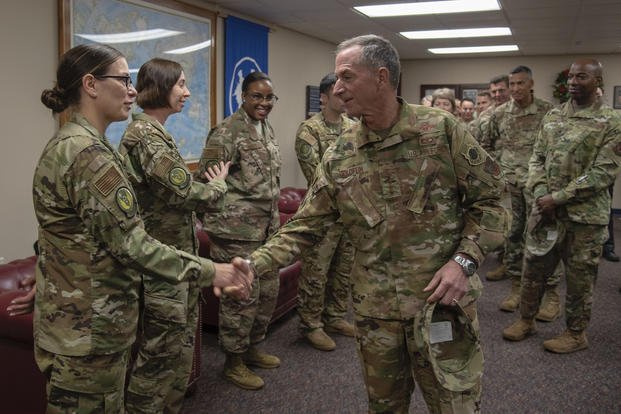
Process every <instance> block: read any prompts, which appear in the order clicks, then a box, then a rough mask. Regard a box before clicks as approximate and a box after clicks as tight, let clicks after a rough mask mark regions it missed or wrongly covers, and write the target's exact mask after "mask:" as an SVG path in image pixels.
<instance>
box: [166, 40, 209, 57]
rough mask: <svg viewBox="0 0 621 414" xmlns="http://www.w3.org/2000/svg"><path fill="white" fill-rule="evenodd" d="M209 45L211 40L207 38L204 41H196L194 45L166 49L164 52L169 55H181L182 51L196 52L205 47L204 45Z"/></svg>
mask: <svg viewBox="0 0 621 414" xmlns="http://www.w3.org/2000/svg"><path fill="white" fill-rule="evenodd" d="M209 46H211V40H207V41H205V42H201V43H196V44H194V45H190V46H186V47H182V48H179V49H173V50H167V51H166V52H164V53H169V54H171V55H182V54H184V53H190V52H196V51H197V50H201V49H205V48H206V47H209Z"/></svg>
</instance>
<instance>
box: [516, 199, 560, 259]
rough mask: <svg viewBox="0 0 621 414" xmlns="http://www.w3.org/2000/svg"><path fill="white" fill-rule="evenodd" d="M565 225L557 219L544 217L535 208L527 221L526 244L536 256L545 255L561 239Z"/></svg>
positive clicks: (527, 248)
mask: <svg viewBox="0 0 621 414" xmlns="http://www.w3.org/2000/svg"><path fill="white" fill-rule="evenodd" d="M563 229H564V227H563V226H561V225H560V223H559V221H558V220H556V219H547V218H544V217H543V216H542V215H541V213H540V212H539V211H538V210H536V209H533V211H532V212H531V214H530V216H529V217H528V222H527V223H526V240H525V244H524V246H525V247H526V250H528V251H529V252H530V253H531V254H533V255H535V256H545V255H546V254H548V252H549V251H550V250H552V248H553V247H554V245H555V244H556V241H557V240H559V239H561V238H562V236H563V234H562V232H563Z"/></svg>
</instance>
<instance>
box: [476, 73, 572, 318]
mask: <svg viewBox="0 0 621 414" xmlns="http://www.w3.org/2000/svg"><path fill="white" fill-rule="evenodd" d="M533 86H534V81H533V74H532V71H531V70H530V69H529V68H528V67H526V66H518V67H516V68H515V69H513V70H512V71H511V73H510V74H509V89H510V91H511V100H510V101H509V102H506V103H504V104H502V105H500V106H499V107H497V108H496V109H494V110H493V111H492V114H491V116H490V120H489V130H488V131H487V134H486V135H485V137H486V138H485V142H487V144H488V146H489V151H490V152H493V153H497V154H498V157H497V160H498V162H499V163H500V167H501V168H502V169H503V172H504V174H505V178H506V181H507V185H508V187H509V192H510V193H511V211H512V220H511V230H510V231H509V234H508V237H507V240H506V241H505V254H504V256H503V260H502V264H501V268H500V269H497V270H496V271H492V272H490V275H489V276H488V279H490V280H498V279H500V278H505V277H509V278H510V279H511V292H510V293H509V295H508V296H507V297H506V298H504V299H503V301H502V302H501V303H500V309H502V310H504V311H507V312H514V311H515V310H517V308H518V306H519V304H520V286H521V283H520V279H521V277H522V259H523V257H524V231H525V228H526V227H525V226H526V219H527V217H528V215H529V213H530V211H529V209H530V206H531V205H532V200H531V199H530V197H529V195H528V194H526V192H525V186H526V178H527V176H528V161H529V160H530V157H531V155H532V153H533V145H534V143H535V138H536V137H537V133H538V132H539V128H540V126H541V120H542V119H543V117H544V115H545V114H546V113H547V112H548V111H549V110H550V109H552V107H553V105H552V104H551V103H549V102H546V101H543V100H541V99H539V98H535V97H534V96H533V93H532V90H533ZM496 148H499V150H498V151H496ZM561 274H562V268H561V267H559V268H558V269H557V271H556V272H555V277H553V278H550V280H549V282H550V283H549V285H548V287H547V289H546V291H547V292H546V293H547V294H546V300H545V306H542V309H541V314H540V315H539V316H538V317H539V318H541V319H544V320H546V321H551V320H554V319H555V318H556V317H557V315H558V313H559V299H558V284H559V280H560V276H561ZM492 275H494V276H497V277H493V276H492Z"/></svg>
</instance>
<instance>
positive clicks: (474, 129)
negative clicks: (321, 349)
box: [468, 75, 511, 157]
mask: <svg viewBox="0 0 621 414" xmlns="http://www.w3.org/2000/svg"><path fill="white" fill-rule="evenodd" d="M489 92H490V94H491V96H492V99H493V101H494V102H493V104H492V106H490V107H489V108H487V109H486V110H485V111H483V112H481V113H480V114H479V116H477V119H475V120H474V121H472V122H471V123H470V124H468V131H470V133H471V134H472V135H473V136H474V138H475V139H476V140H477V141H478V142H479V143H480V144H481V145H482V146H483V148H484V149H485V150H486V151H488V152H489V153H490V154H491V155H492V156H494V157H496V156H497V155H498V154H496V153H494V152H492V151H490V145H489V143H488V142H487V141H486V139H485V136H486V133H487V130H488V129H489V119H490V117H491V116H492V112H493V111H494V109H495V108H497V107H499V106H500V105H502V104H504V103H505V102H508V101H509V99H511V93H510V91H509V77H508V76H507V75H498V76H494V77H493V78H492V79H491V80H490V81H489Z"/></svg>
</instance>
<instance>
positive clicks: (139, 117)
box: [132, 112, 176, 147]
mask: <svg viewBox="0 0 621 414" xmlns="http://www.w3.org/2000/svg"><path fill="white" fill-rule="evenodd" d="M132 121H143V122H148V123H149V124H151V125H152V126H153V128H155V129H157V130H158V131H160V133H161V134H162V135H163V136H164V137H165V138H166V139H167V140H168V141H170V142H171V143H172V144H173V145H175V147H176V144H175V141H174V139H173V137H172V135H170V134H169V133H168V131H166V130H165V129H164V126H163V125H162V124H160V121H158V120H157V119H155V118H153V117H152V116H151V115H149V114H145V113H144V112H135V113H133V114H132Z"/></svg>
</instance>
